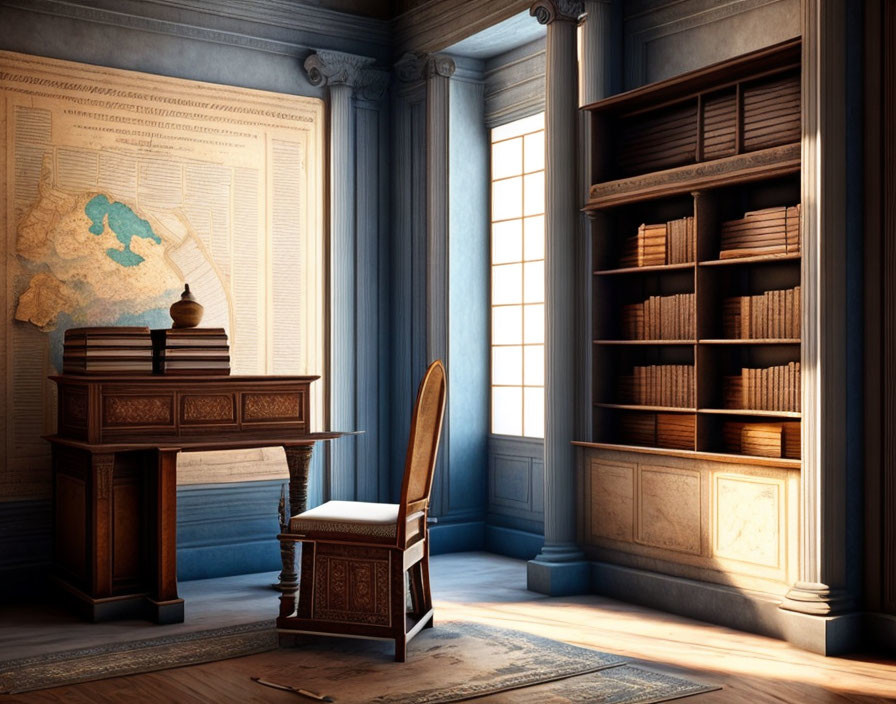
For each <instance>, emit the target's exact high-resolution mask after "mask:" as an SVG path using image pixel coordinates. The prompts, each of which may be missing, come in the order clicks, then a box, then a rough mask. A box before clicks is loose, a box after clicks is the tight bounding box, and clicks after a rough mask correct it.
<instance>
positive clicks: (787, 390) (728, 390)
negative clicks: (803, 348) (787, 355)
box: [722, 362, 800, 412]
mask: <svg viewBox="0 0 896 704" xmlns="http://www.w3.org/2000/svg"><path fill="white" fill-rule="evenodd" d="M722 392H723V394H722V402H723V404H724V407H725V408H743V409H749V410H756V411H786V412H799V410H800V363H799V362H790V363H788V364H787V365H781V366H775V367H766V368H763V369H742V370H741V373H740V374H739V375H736V376H726V377H725V378H724V380H723V384H722Z"/></svg>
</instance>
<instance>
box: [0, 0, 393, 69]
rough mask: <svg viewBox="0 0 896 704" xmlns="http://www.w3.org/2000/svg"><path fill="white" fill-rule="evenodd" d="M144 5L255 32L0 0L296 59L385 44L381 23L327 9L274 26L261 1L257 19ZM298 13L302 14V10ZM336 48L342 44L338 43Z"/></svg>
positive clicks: (53, 0) (57, 1)
mask: <svg viewBox="0 0 896 704" xmlns="http://www.w3.org/2000/svg"><path fill="white" fill-rule="evenodd" d="M146 4H148V5H158V6H160V7H163V8H164V7H166V6H170V7H173V8H178V9H188V10H193V11H196V12H200V13H203V14H216V15H221V16H225V17H230V18H233V19H236V20H239V21H240V22H241V23H247V22H251V23H253V24H254V25H255V26H256V27H257V28H258V29H259V30H260V31H259V33H256V34H249V33H245V32H237V31H228V30H224V29H216V28H212V27H206V26H200V25H194V24H185V23H181V22H177V21H173V20H169V19H164V18H160V17H150V16H148V15H144V14H135V13H133V12H125V11H122V10H111V9H107V8H103V7H97V6H86V5H81V4H78V3H74V2H65V1H64V0H2V3H0V5H2V6H5V7H11V8H15V9H17V10H23V11H26V12H31V13H38V14H44V15H51V16H54V17H63V18H67V19H73V20H79V21H82V22H91V23H95V24H103V25H109V26H114V27H120V28H124V29H132V30H137V31H141V32H150V33H153V34H162V35H166V36H171V37H177V38H180V39H191V40H196V41H203V42H209V43H213V44H223V45H226V46H233V47H238V48H241V49H251V50H253V51H259V52H264V53H268V54H279V55H283V56H290V57H299V58H302V57H304V56H306V55H307V54H308V53H310V52H311V51H312V50H313V48H314V47H317V46H328V45H332V44H333V43H334V42H333V38H336V39H339V40H342V41H343V42H352V43H355V44H365V43H367V41H369V40H370V39H371V38H373V39H374V40H375V41H373V42H372V43H373V44H374V45H375V46H379V47H381V48H382V47H387V46H388V45H389V40H388V36H389V35H388V32H384V31H382V30H377V29H376V28H375V27H372V26H370V25H369V23H382V21H381V20H369V21H364V22H363V23H361V22H359V20H361V19H362V18H359V17H357V16H354V15H347V14H342V13H333V12H332V11H329V10H326V11H325V10H323V9H321V10H320V11H321V13H329V14H331V15H337V16H338V17H339V18H342V20H341V21H336V20H333V19H332V18H330V17H329V16H327V17H325V16H324V15H322V16H321V18H320V20H318V21H317V22H308V23H304V24H298V23H296V20H295V19H292V20H290V21H289V22H288V23H286V24H278V23H277V22H275V21H274V20H273V19H272V16H271V15H270V14H269V13H268V14H267V15H266V13H265V12H264V8H265V6H266V3H262V4H261V5H260V7H261V9H262V10H261V12H260V14H258V15H256V14H255V12H254V9H255V5H254V3H253V6H252V7H253V12H252V13H251V15H249V14H248V13H247V16H242V15H240V14H233V13H230V14H228V13H225V12H218V11H217V10H215V9H212V6H214V5H216V4H217V3H214V2H203V3H200V2H196V3H192V2H191V3H175V2H159V1H158V0H147V2H146ZM228 4H229V3H228ZM267 4H273V3H270V0H267ZM244 6H245V5H244ZM294 7H296V8H301V7H302V6H301V5H294ZM306 9H307V8H306ZM304 14H307V12H306V13H304ZM264 26H271V27H275V28H276V29H277V30H279V32H278V33H279V34H281V36H284V37H285V36H286V35H287V33H286V32H284V31H283V30H284V29H286V28H288V29H292V30H297V31H299V32H300V34H297V35H296V34H293V35H292V36H293V37H294V39H291V40H286V39H277V38H273V37H265V36H263V32H264V31H265V30H264V29H263V27H264ZM371 30H372V31H371ZM268 31H270V30H268ZM384 37H385V38H384ZM365 40H367V41H365ZM340 46H342V44H341V43H340ZM376 53H377V54H380V55H382V54H383V51H382V50H380V51H377V52H376Z"/></svg>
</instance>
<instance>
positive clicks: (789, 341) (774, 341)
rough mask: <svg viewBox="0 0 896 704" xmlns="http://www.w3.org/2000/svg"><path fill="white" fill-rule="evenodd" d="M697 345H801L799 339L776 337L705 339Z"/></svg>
mask: <svg viewBox="0 0 896 704" xmlns="http://www.w3.org/2000/svg"><path fill="white" fill-rule="evenodd" d="M698 344H701V345H799V344H802V340H800V339H799V338H796V337H794V338H783V337H782V338H778V337H766V338H762V339H740V340H729V339H725V338H720V339H716V340H712V339H707V340H698Z"/></svg>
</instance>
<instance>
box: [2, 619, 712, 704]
mask: <svg viewBox="0 0 896 704" xmlns="http://www.w3.org/2000/svg"><path fill="white" fill-rule="evenodd" d="M283 640H284V641H285V642H288V643H290V644H291V646H292V647H284V648H282V649H281V650H280V652H279V653H276V654H273V655H269V656H266V657H265V658H261V659H258V660H257V672H256V673H255V674H256V675H257V676H260V677H262V678H264V679H267V680H271V681H274V682H278V683H281V684H291V685H294V686H297V687H301V688H303V689H308V690H311V691H316V692H320V693H323V694H326V695H328V696H331V697H332V698H333V699H334V701H335V702H337V703H338V704H451V703H453V702H464V701H469V700H471V699H475V700H476V701H477V702H491V703H493V704H499V703H500V704H510V703H511V702H513V703H517V702H521V703H526V704H548V703H550V704H586V703H591V702H602V703H606V704H653V703H654V702H662V701H668V700H670V699H676V698H678V697H684V696H689V695H691V694H698V693H700V692H706V691H709V690H711V689H715V688H714V687H706V686H704V685H702V684H698V683H695V682H690V681H688V680H685V679H681V678H678V677H671V676H669V675H664V674H659V673H655V672H652V671H649V670H645V669H643V668H638V667H634V666H631V665H628V664H626V661H625V660H624V659H623V658H621V657H619V656H617V655H612V654H609V653H603V652H600V651H597V650H591V649H589V648H580V647H577V646H574V645H569V644H567V643H561V642H558V641H553V640H549V639H547V638H541V637H539V636H535V635H531V634H529V633H522V632H518V631H510V630H507V629H503V628H496V627H494V626H488V625H483V624H474V623H461V622H453V623H452V622H445V623H438V624H437V625H436V627H435V628H432V629H428V630H425V631H424V632H423V633H421V634H420V635H418V636H417V637H416V638H415V639H414V640H413V641H411V643H410V645H409V647H408V661H407V662H406V663H401V664H399V663H395V662H393V646H392V643H391V642H383V641H370V640H350V639H343V638H326V637H313V636H298V637H296V639H295V642H293V638H292V636H286V637H284V638H283ZM277 645H278V635H277V632H276V631H275V630H274V627H273V624H272V623H271V622H262V623H255V624H249V625H244V626H234V627H232V628H219V629H215V630H211V631H200V632H196V633H190V634H184V635H179V636H172V637H163V638H154V639H148V640H142V641H136V642H132V643H126V644H119V645H108V646H103V647H97V648H90V649H83V650H75V651H66V652H59V653H54V654H50V655H47V656H45V657H32V658H25V659H21V660H16V661H5V662H0V692H4V693H18V692H27V691H32V690H36V689H44V688H48V687H57V686H60V685H64V684H75V683H79V682H86V681H90V680H97V679H104V678H107V677H117V676H121V675H131V674H137V673H141V672H151V671H155V670H162V669H167V668H171V667H181V666H185V665H194V664H198V663H202V662H209V661H212V660H223V659H227V658H234V657H240V656H244V655H252V654H255V653H262V652H265V651H270V650H274V649H276V648H277ZM258 688H259V696H260V697H264V696H265V693H266V692H271V690H269V689H267V688H265V687H262V686H261V685H259V686H258Z"/></svg>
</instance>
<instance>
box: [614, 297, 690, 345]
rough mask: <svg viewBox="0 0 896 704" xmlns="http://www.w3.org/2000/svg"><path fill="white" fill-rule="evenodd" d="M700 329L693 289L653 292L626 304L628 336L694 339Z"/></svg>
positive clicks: (624, 322) (624, 317)
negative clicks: (671, 292) (664, 292)
mask: <svg viewBox="0 0 896 704" xmlns="http://www.w3.org/2000/svg"><path fill="white" fill-rule="evenodd" d="M696 331H697V325H696V319H695V317H694V294H693V293H676V294H674V295H671V296H651V297H650V298H648V299H647V300H646V301H644V302H642V303H631V304H628V305H624V306H622V334H623V336H624V338H625V339H627V340H693V339H694V338H695V337H696Z"/></svg>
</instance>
